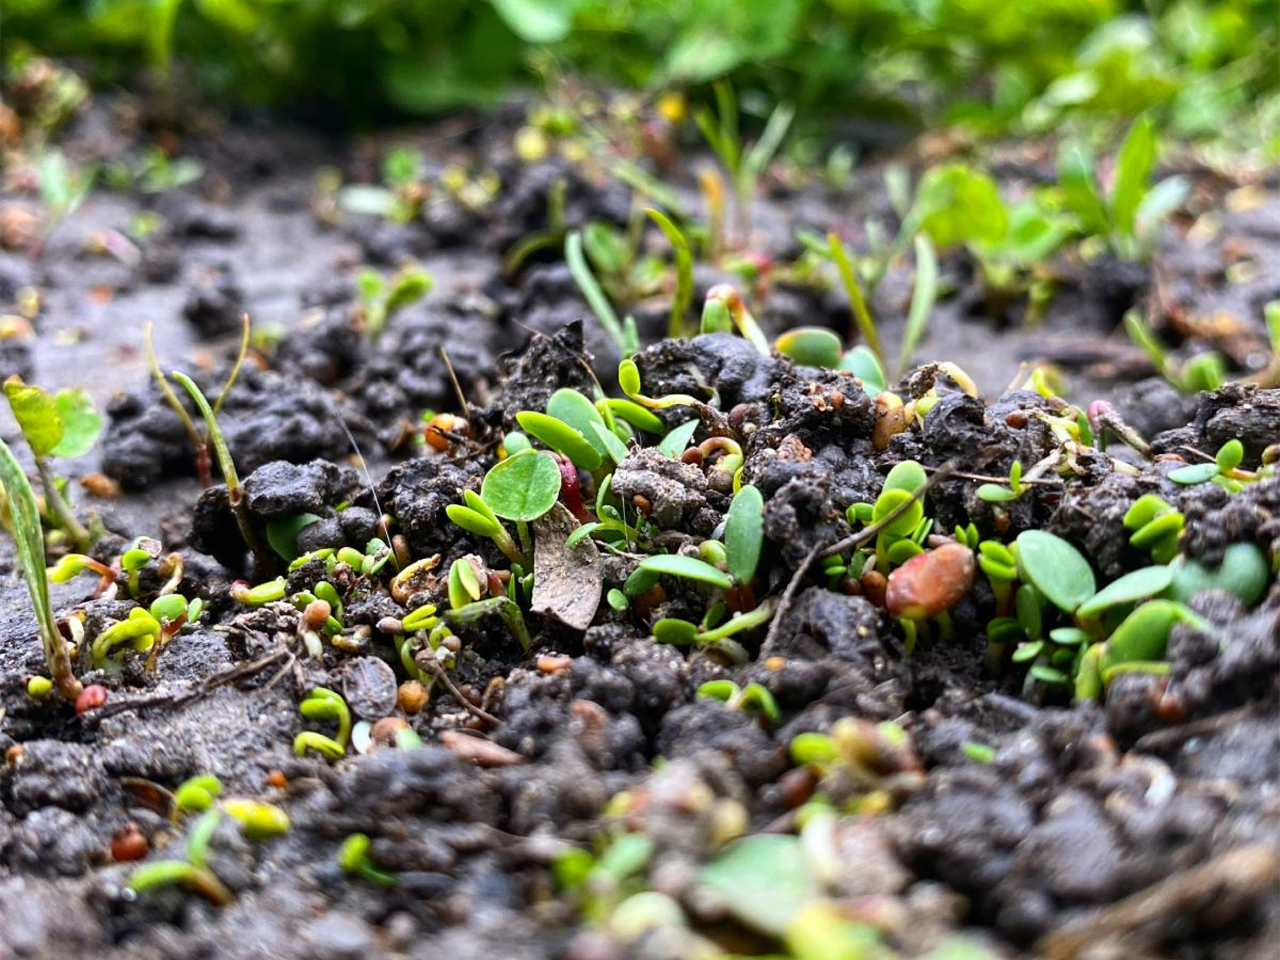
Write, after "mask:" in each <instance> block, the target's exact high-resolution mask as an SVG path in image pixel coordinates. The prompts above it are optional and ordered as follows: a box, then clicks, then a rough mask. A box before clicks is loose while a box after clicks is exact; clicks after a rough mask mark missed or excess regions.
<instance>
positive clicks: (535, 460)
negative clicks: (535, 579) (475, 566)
mask: <svg viewBox="0 0 1280 960" xmlns="http://www.w3.org/2000/svg"><path fill="white" fill-rule="evenodd" d="M561 482H562V480H561V474H560V467H559V466H558V465H557V464H556V461H555V459H554V458H553V457H551V456H550V455H549V454H547V453H542V452H539V451H536V450H522V451H521V452H520V453H517V454H516V455H514V456H511V457H507V458H506V459H505V460H499V461H498V462H497V463H496V464H494V466H493V467H492V468H491V469H490V470H489V472H488V473H487V474H485V477H484V481H483V482H482V484H481V487H480V493H479V495H477V494H476V493H475V492H473V491H471V490H464V491H463V498H464V500H465V501H466V502H465V505H463V504H450V505H449V506H448V507H446V508H445V512H446V513H447V514H448V516H449V519H450V520H452V521H453V522H454V523H456V524H457V525H458V526H460V527H462V529H464V530H466V531H467V532H468V533H473V534H475V535H476V536H478V537H487V538H489V539H491V540H493V542H494V544H495V545H496V546H497V547H498V549H499V550H501V551H502V552H503V553H504V554H505V555H506V556H507V558H508V559H509V560H511V562H512V563H514V564H519V565H520V566H522V567H526V568H527V567H528V566H529V559H528V556H529V553H530V542H529V532H528V525H529V523H531V522H532V521H534V520H536V519H538V518H539V517H541V516H542V515H543V514H544V513H546V512H547V511H548V510H550V509H551V508H552V506H554V505H555V502H556V498H557V497H558V496H559V495H560V486H561ZM499 517H501V518H502V519H503V520H510V521H513V522H515V523H516V525H517V529H518V531H519V534H520V539H521V545H520V546H517V545H516V542H515V540H514V539H513V538H512V536H511V534H510V533H509V532H508V531H507V528H506V527H504V526H503V525H502V522H501V520H499V519H498V518H499Z"/></svg>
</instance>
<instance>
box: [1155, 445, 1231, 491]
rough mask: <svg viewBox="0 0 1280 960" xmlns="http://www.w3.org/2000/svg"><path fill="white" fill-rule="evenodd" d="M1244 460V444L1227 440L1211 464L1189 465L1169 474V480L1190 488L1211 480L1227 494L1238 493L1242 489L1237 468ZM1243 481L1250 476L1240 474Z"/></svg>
mask: <svg viewBox="0 0 1280 960" xmlns="http://www.w3.org/2000/svg"><path fill="white" fill-rule="evenodd" d="M1243 460H1244V444H1242V443H1241V442H1240V441H1239V440H1228V441H1227V442H1226V443H1224V444H1223V445H1222V446H1221V447H1220V448H1219V450H1218V453H1217V456H1215V457H1214V459H1213V462H1212V463H1191V464H1188V465H1187V466H1185V467H1178V468H1177V469H1176V470H1171V471H1170V472H1169V479H1170V480H1172V481H1173V482H1174V483H1181V484H1185V485H1187V486H1191V485H1194V484H1197V483H1206V482H1208V481H1210V480H1212V481H1213V482H1214V483H1216V484H1217V485H1218V486H1220V487H1222V488H1223V489H1224V490H1226V491H1227V492H1228V493H1239V492H1240V490H1241V489H1242V487H1241V483H1240V479H1238V478H1237V474H1241V471H1239V470H1238V469H1237V468H1238V467H1239V466H1240V463H1241V461H1243ZM1242 475H1243V476H1244V478H1245V479H1252V474H1242Z"/></svg>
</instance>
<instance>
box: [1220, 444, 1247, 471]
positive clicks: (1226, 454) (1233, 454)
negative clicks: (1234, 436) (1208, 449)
mask: <svg viewBox="0 0 1280 960" xmlns="http://www.w3.org/2000/svg"><path fill="white" fill-rule="evenodd" d="M1242 460H1244V444H1242V443H1241V442H1240V441H1239V440H1228V441H1227V442H1226V443H1224V444H1223V445H1222V446H1221V447H1220V448H1219V450H1218V455H1217V457H1215V458H1214V462H1215V463H1216V464H1217V467H1218V472H1219V473H1230V472H1231V471H1232V470H1234V469H1235V468H1236V467H1238V466H1240V462H1241V461H1242Z"/></svg>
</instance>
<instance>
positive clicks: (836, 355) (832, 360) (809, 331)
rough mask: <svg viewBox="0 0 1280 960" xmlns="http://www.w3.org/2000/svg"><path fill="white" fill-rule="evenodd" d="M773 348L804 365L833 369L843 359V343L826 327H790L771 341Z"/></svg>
mask: <svg viewBox="0 0 1280 960" xmlns="http://www.w3.org/2000/svg"><path fill="white" fill-rule="evenodd" d="M773 348H774V349H775V350H777V351H778V352H779V353H780V354H782V355H783V356H785V357H790V358H791V359H792V360H794V361H795V362H796V363H798V364H801V365H802V366H806V367H825V368H827V369H829V370H834V369H836V368H837V367H839V366H840V362H841V360H843V359H844V345H843V344H842V343H841V342H840V338H839V337H838V336H836V335H835V333H833V332H832V331H830V330H828V329H827V328H826V327H792V328H791V329H790V330H788V331H787V332H786V333H784V334H782V335H781V336H780V337H778V339H777V340H775V341H774V342H773Z"/></svg>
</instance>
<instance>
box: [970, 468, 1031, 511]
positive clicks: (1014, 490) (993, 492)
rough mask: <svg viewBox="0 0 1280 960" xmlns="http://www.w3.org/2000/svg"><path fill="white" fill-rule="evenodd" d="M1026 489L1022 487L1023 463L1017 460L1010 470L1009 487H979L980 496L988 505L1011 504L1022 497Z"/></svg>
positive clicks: (993, 484) (996, 485)
mask: <svg viewBox="0 0 1280 960" xmlns="http://www.w3.org/2000/svg"><path fill="white" fill-rule="evenodd" d="M1025 489H1026V488H1025V487H1024V486H1023V485H1022V461H1021V460H1015V461H1013V466H1012V467H1010V468H1009V486H1007V487H1002V486H1000V485H999V484H998V483H984V484H983V485H982V486H980V487H978V496H979V497H980V498H981V499H983V500H985V501H986V502H987V503H1009V502H1011V501H1013V500H1017V499H1018V498H1019V497H1021V496H1022V494H1023V491H1024V490H1025Z"/></svg>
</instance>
